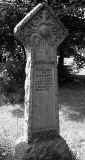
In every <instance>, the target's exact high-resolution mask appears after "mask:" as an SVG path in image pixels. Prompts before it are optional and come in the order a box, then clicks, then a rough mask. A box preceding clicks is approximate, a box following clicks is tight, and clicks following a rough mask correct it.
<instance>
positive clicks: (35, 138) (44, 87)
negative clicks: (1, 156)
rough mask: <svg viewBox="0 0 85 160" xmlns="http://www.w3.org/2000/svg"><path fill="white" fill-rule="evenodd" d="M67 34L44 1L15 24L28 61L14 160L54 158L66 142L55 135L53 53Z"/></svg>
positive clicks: (55, 104) (56, 107) (57, 127)
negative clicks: (20, 134) (21, 131)
mask: <svg viewBox="0 0 85 160" xmlns="http://www.w3.org/2000/svg"><path fill="white" fill-rule="evenodd" d="M67 34H68V32H67V30H66V29H65V27H64V26H63V24H62V23H61V22H60V20H59V18H58V17H57V18H55V16H54V14H53V12H52V10H51V9H50V8H49V7H48V6H47V5H45V4H44V5H43V4H39V5H37V6H36V7H35V8H34V9H33V10H32V11H31V12H30V13H28V14H27V15H26V17H25V18H24V19H23V20H22V21H21V22H20V23H19V24H18V25H17V26H16V27H15V35H16V37H17V38H18V39H19V40H20V41H21V42H22V43H23V45H24V47H25V51H26V60H27V61H26V69H25V72H26V80H25V119H24V120H25V124H24V139H23V141H21V142H19V144H17V145H16V149H15V160H25V159H26V160H29V159H37V160H38V159H39V160H41V159H42V160H44V159H53V158H55V157H56V158H57V157H58V156H60V155H59V154H61V151H60V150H61V149H59V148H58V147H60V148H61V146H64V145H65V143H64V141H63V142H61V140H60V139H59V143H58V138H57V137H56V135H59V106H58V99H57V97H58V96H57V94H58V87H57V58H56V54H57V47H58V46H59V44H60V43H61V42H62V41H63V40H64V38H65V37H66V36H67ZM55 137H56V138H55ZM27 144H28V145H27ZM60 144H62V145H60ZM58 149H59V150H58ZM63 149H64V148H62V150H63ZM63 151H64V150H63ZM58 152H60V153H58ZM54 155H55V156H54ZM30 156H31V157H30ZM24 157H25V159H24ZM48 157H49V158H48Z"/></svg>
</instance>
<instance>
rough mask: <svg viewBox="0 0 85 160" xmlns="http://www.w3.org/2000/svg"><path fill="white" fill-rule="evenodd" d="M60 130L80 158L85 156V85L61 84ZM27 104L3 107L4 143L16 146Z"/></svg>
mask: <svg viewBox="0 0 85 160" xmlns="http://www.w3.org/2000/svg"><path fill="white" fill-rule="evenodd" d="M59 107H60V111H59V115H60V134H61V136H62V137H64V139H65V140H66V142H67V144H68V145H69V147H70V148H71V150H72V151H73V152H74V153H75V154H76V156H77V157H78V158H79V159H80V160H84V159H85V89H84V84H83V85H81V86H78V84H77V85H75V84H71V83H70V84H69V85H65V86H63V87H62V88H59ZM23 115H24V105H23V104H15V105H11V104H8V105H3V106H1V107H0V143H1V144H2V146H8V145H10V148H11V150H12V149H13V148H12V147H14V143H15V140H16V139H17V138H18V137H20V136H22V134H23Z"/></svg>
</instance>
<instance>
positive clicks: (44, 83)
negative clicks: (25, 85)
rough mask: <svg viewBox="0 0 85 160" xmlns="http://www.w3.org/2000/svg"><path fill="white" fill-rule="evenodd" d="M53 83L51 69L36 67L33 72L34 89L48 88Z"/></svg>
mask: <svg viewBox="0 0 85 160" xmlns="http://www.w3.org/2000/svg"><path fill="white" fill-rule="evenodd" d="M52 85H53V81H52V69H50V68H48V69H43V68H40V69H39V68H38V69H37V70H35V73H34V80H33V88H34V90H36V91H42V90H48V89H49V87H50V86H52Z"/></svg>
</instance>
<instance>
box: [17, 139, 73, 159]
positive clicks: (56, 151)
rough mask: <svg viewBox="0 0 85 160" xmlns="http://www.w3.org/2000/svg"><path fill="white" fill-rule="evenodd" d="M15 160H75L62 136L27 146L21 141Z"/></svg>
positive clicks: (35, 140)
mask: <svg viewBox="0 0 85 160" xmlns="http://www.w3.org/2000/svg"><path fill="white" fill-rule="evenodd" d="M14 157H15V158H14V160H74V159H75V158H74V157H73V155H72V153H71V152H70V151H69V148H68V145H67V144H66V142H65V140H64V139H63V138H61V137H60V136H58V137H56V138H53V139H50V140H48V139H47V140H45V141H44V140H40V139H34V140H33V141H32V142H31V143H29V144H27V143H26V142H25V141H24V140H22V139H21V142H19V143H17V145H16V148H15V155H14Z"/></svg>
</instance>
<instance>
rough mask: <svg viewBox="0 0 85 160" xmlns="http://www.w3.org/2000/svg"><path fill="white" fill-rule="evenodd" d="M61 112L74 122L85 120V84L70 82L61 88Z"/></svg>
mask: <svg viewBox="0 0 85 160" xmlns="http://www.w3.org/2000/svg"><path fill="white" fill-rule="evenodd" d="M59 103H60V106H61V110H63V112H64V113H65V115H67V116H68V118H69V119H71V120H73V121H83V120H84V119H85V84H84V83H82V84H81V83H79V82H78V83H76V82H70V83H67V84H65V85H64V86H63V87H61V88H59Z"/></svg>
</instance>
